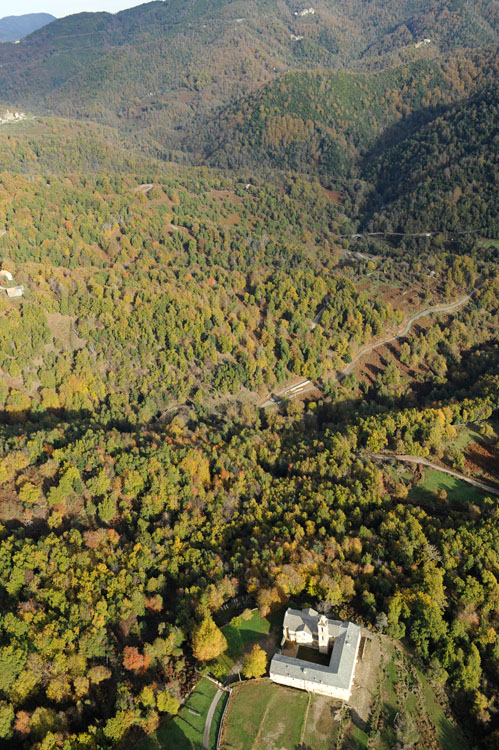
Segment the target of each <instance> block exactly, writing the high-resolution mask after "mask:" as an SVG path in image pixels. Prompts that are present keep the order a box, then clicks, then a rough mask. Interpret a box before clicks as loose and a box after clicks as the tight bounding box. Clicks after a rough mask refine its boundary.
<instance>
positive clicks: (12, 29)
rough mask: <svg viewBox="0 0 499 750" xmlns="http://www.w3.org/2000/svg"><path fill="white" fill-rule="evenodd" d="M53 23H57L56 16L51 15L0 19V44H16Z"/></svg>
mask: <svg viewBox="0 0 499 750" xmlns="http://www.w3.org/2000/svg"><path fill="white" fill-rule="evenodd" d="M51 21H55V16H51V15H50V13H27V14H26V15H24V16H5V18H0V42H16V41H17V40H18V39H22V38H23V37H25V36H28V34H31V33H32V32H33V31H36V30H37V29H40V28H41V27H42V26H46V25H47V24H48V23H50V22H51Z"/></svg>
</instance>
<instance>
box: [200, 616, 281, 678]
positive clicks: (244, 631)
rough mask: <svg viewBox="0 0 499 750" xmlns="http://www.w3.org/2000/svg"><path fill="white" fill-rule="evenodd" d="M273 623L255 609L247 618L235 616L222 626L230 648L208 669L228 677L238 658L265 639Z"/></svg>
mask: <svg viewBox="0 0 499 750" xmlns="http://www.w3.org/2000/svg"><path fill="white" fill-rule="evenodd" d="M270 627H271V623H270V620H269V619H268V618H266V617H262V616H261V614H260V612H259V611H258V610H257V609H255V610H252V612H251V617H250V618H248V619H247V620H246V619H244V617H242V616H240V617H235V618H233V619H232V620H231V622H230V623H229V624H228V625H225V626H224V627H223V628H222V632H223V634H224V635H225V637H226V639H227V643H228V649H227V651H225V652H224V653H223V654H221V655H220V656H219V657H218V659H216V660H215V661H214V662H211V663H210V664H208V669H209V670H210V671H211V672H213V674H214V675H215V676H216V677H217V678H219V679H223V678H225V677H227V675H228V674H229V672H230V670H231V669H232V667H233V666H234V664H235V663H236V661H237V659H238V658H239V657H240V656H242V654H244V653H246V651H248V650H249V646H252V645H253V644H254V643H257V642H258V641H261V640H263V639H264V638H265V637H266V636H268V634H269V633H270Z"/></svg>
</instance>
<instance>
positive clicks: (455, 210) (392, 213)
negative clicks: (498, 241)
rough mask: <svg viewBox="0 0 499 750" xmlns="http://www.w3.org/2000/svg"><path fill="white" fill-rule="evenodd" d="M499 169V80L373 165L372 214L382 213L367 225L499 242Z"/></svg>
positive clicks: (370, 170)
mask: <svg viewBox="0 0 499 750" xmlns="http://www.w3.org/2000/svg"><path fill="white" fill-rule="evenodd" d="M498 169H499V87H498V85H497V82H496V83H494V84H493V85H491V86H487V87H486V88H485V89H484V90H483V92H481V93H480V94H479V95H477V96H474V97H471V98H470V99H467V100H465V102H464V103H460V104H458V105H455V106H451V107H449V108H448V110H447V111H446V112H444V113H443V114H442V115H441V116H440V117H438V118H437V119H435V120H433V121H432V122H430V123H428V124H427V125H426V126H424V127H422V128H421V129H420V130H418V131H417V132H416V133H414V135H413V136H412V137H410V138H407V139H404V140H403V141H402V142H401V143H399V144H397V146H395V147H392V148H391V149H389V150H387V151H384V152H383V154H382V155H381V156H378V157H377V158H376V159H375V160H374V163H373V165H371V166H370V167H369V168H368V169H367V170H366V171H367V179H368V181H369V182H372V183H373V197H374V201H375V204H374V205H371V206H370V207H369V210H368V213H367V215H368V216H371V215H372V214H371V212H372V211H374V213H375V214H376V215H375V216H374V218H373V219H371V220H370V221H369V222H368V224H367V226H369V227H370V228H376V229H380V228H382V229H389V230H394V231H407V232H411V231H415V230H417V229H420V228H421V227H428V228H432V227H437V228H439V229H441V230H442V231H443V232H450V233H452V232H453V231H454V232H455V231H458V230H463V229H464V230H476V231H477V232H478V233H479V234H483V235H485V236H487V237H498V236H499V198H498V192H497V173H498ZM381 206H383V208H381ZM376 212H377V213H376Z"/></svg>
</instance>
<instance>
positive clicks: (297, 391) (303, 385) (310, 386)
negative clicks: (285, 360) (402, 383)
mask: <svg viewBox="0 0 499 750" xmlns="http://www.w3.org/2000/svg"><path fill="white" fill-rule="evenodd" d="M477 288H478V287H477ZM475 291H476V290H473V292H471V293H470V294H467V295H466V296H465V297H462V298H461V299H459V300H458V301H457V302H452V303H451V304H450V305H437V306H436V307H428V308H427V309H426V310H422V311H421V312H419V313H417V314H416V315H413V316H412V318H410V319H409V320H408V321H407V323H406V325H405V328H404V329H403V331H401V332H400V333H397V334H396V335H395V336H390V337H389V338H386V339H383V340H382V341H377V342H376V343H375V344H371V345H370V346H366V347H364V348H363V349H361V350H360V352H358V353H357V354H356V355H355V357H354V358H353V359H352V361H351V362H350V364H349V365H348V367H347V368H346V369H345V370H343V372H340V373H339V374H338V375H337V376H336V377H335V378H333V379H332V380H333V382H335V383H339V382H340V381H341V380H343V378H346V376H347V375H349V374H350V373H351V372H352V370H353V369H354V367H355V365H356V364H357V362H358V361H359V360H360V359H362V357H363V356H364V355H365V354H368V353H369V352H372V351H374V350H375V349H378V348H379V347H380V346H386V344H390V343H391V342H392V341H396V340H397V339H401V338H404V336H407V334H408V333H409V331H410V330H411V328H412V326H413V325H414V323H415V322H416V321H417V320H420V319H421V318H424V317H426V316H427V315H434V314H435V315H438V314H439V313H447V312H452V311H453V310H457V308H458V307H461V306H462V305H465V304H466V303H467V302H469V301H470V299H471V297H472V296H473V294H474V293H475ZM318 388H320V386H319V385H317V384H316V383H311V382H310V380H303V381H301V382H300V383H296V384H295V385H293V386H290V387H288V388H284V390H282V391H280V392H279V393H276V394H274V396H271V397H270V398H268V399H267V400H266V401H265V402H264V403H263V404H262V407H263V408H264V409H266V408H267V407H268V406H272V405H274V404H276V403H277V402H278V401H279V399H281V398H283V397H284V396H285V397H286V398H288V399H292V398H296V396H301V395H302V394H304V393H309V392H310V391H315V390H317V389H318Z"/></svg>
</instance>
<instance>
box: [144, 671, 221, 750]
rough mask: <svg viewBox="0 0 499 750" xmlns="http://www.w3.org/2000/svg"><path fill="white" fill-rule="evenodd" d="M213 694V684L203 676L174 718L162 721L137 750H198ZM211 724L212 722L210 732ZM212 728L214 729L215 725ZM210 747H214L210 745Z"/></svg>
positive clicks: (201, 742) (214, 688) (201, 743)
mask: <svg viewBox="0 0 499 750" xmlns="http://www.w3.org/2000/svg"><path fill="white" fill-rule="evenodd" d="M216 692H217V687H216V685H215V684H214V683H213V682H210V680H207V679H206V678H205V677H203V678H202V679H201V680H200V681H199V682H198V684H197V685H196V687H195V688H194V690H193V691H192V693H191V694H190V696H189V698H188V700H187V702H186V703H185V705H184V706H182V708H181V709H180V711H179V713H178V715H177V716H175V717H173V718H172V719H169V720H168V721H166V722H165V723H164V724H163V725H162V726H161V727H160V728H159V729H158V731H157V732H156V733H155V734H154V735H153V736H152V737H148V738H147V739H146V740H144V742H142V743H141V744H140V745H139V750H180V748H182V750H202V748H203V730H204V725H205V720H206V714H207V713H208V709H209V707H210V705H211V702H212V700H213V698H214V697H215V694H216ZM189 709H191V710H189ZM191 711H195V712H196V713H191ZM198 714H199V715H198ZM220 716H221V713H220ZM220 716H219V718H220ZM215 723H216V722H215V720H214V721H213V724H212V732H213V726H214V725H215ZM216 726H217V727H218V723H217V724H216ZM215 738H216V732H215ZM210 739H211V738H210ZM211 748H215V744H214V743H212V744H211Z"/></svg>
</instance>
